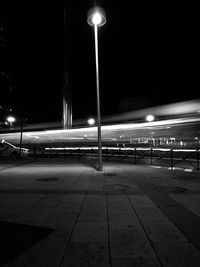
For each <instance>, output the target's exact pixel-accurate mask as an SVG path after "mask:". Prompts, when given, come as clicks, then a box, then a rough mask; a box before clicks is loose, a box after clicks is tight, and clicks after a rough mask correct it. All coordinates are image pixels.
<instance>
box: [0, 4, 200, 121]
mask: <svg viewBox="0 0 200 267" xmlns="http://www.w3.org/2000/svg"><path fill="white" fill-rule="evenodd" d="M96 2H97V3H98V4H99V5H100V6H102V7H103V8H104V9H105V10H106V15H107V23H106V24H105V25H104V26H102V27H101V28H100V29H99V68H100V95H101V114H102V116H106V115H111V114H117V113H121V112H125V111H130V110H134V109H139V108H145V107H149V106H155V105H161V104H166V103H173V102H178V101H184V100H192V99H197V98H200V90H199V88H200V52H199V50H200V49H199V47H200V41H199V29H200V20H199V16H198V14H195V10H196V7H195V6H192V7H191V8H190V7H188V6H187V7H184V6H178V7H175V6H167V5H166V4H162V5H159V6H153V5H151V6H144V4H143V5H141V6H139V5H135V4H134V5H131V3H132V2H133V1H123V2H122V1H119V2H118V1H114V0H109V1H105V0H104V1H96ZM120 2H121V3H120ZM93 5H94V1H73V0H70V1H67V2H66V7H67V9H66V14H67V27H66V31H67V32H66V39H67V43H66V44H65V45H64V23H63V13H64V12H63V2H62V1H55V0H54V1H38V0H36V1H32V2H30V1H22V0H19V1H6V6H1V8H0V14H1V17H2V18H4V24H5V28H6V31H5V37H6V47H7V48H6V49H4V48H1V52H0V53H1V54H0V55H1V58H2V59H3V60H2V61H1V63H0V72H2V71H5V72H6V73H8V74H9V76H10V77H11V83H12V88H13V91H12V97H10V96H9V93H8V92H9V85H8V84H9V82H8V81H7V80H6V79H5V77H4V78H3V77H0V86H1V93H2V95H1V99H0V101H1V102H0V105H2V104H3V105H4V106H7V107H9V106H11V107H14V111H15V112H16V113H17V114H18V116H22V117H26V118H27V119H28V121H29V123H35V122H51V121H60V120H61V118H62V86H63V80H62V79H63V66H64V49H66V50H65V51H67V52H66V61H67V69H68V77H69V79H70V84H71V90H72V108H73V119H74V120H75V119H79V118H82V119H84V118H85V119H86V120H87V118H88V117H90V116H93V117H95V115H96V84H95V57H94V34H93V29H92V27H91V26H89V25H88V24H87V11H88V9H89V8H90V7H92V6H93Z"/></svg>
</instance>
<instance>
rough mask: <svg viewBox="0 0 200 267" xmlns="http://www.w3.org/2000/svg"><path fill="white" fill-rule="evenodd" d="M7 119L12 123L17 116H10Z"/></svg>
mask: <svg viewBox="0 0 200 267" xmlns="http://www.w3.org/2000/svg"><path fill="white" fill-rule="evenodd" d="M7 121H8V122H10V123H12V122H15V118H14V117H13V116H9V117H8V118H7Z"/></svg>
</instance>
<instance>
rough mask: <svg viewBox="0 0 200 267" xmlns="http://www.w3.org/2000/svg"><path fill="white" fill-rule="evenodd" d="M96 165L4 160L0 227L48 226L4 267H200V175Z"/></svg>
mask: <svg viewBox="0 0 200 267" xmlns="http://www.w3.org/2000/svg"><path fill="white" fill-rule="evenodd" d="M94 163H95V162H94V160H90V159H87V160H84V161H81V160H77V161H75V160H70V159H55V160H53V159H51V160H36V161H25V162H23V161H21V162H19V163H10V164H5V163H4V162H1V161H0V220H1V221H2V223H16V224H19V225H25V226H24V227H25V228H26V227H36V228H37V227H39V228H40V227H41V228H42V229H50V233H49V234H48V235H46V236H45V235H44V236H43V237H42V238H40V239H38V240H37V242H34V244H32V245H30V246H29V247H27V248H26V249H24V250H23V251H21V252H19V253H18V254H16V255H15V258H10V259H9V262H7V265H5V266H9V267H10V266H15V267H18V266H19V267H23V266H28V267H30V266H31V267H34V266H36V267H38V266H39V267H40V266H42V267H44V266H48V267H49V266H50V267H51V266H52V267H53V266H72V267H76V266H77V267H78V266H87V267H88V266H92V267H94V266H95V267H96V266H97V267H98V266H103V267H105V266H110V267H113V266H116V267H118V266H120V267H127V266H145V267H146V266H147V267H148V266H149V267H151V266H155V267H157V266H164V267H165V266H167V267H168V266H170V267H171V266H178V267H179V266H180V267H184V266H187V267H188V266H192V267H196V266H200V230H199V229H200V214H199V210H200V178H199V173H193V172H191V173H184V172H183V171H182V172H181V171H180V170H177V171H175V170H173V171H172V170H168V169H166V168H165V169H164V168H163V169H162V168H160V169H156V168H151V167H150V166H142V165H133V164H129V163H125V162H106V163H104V169H103V171H102V172H98V171H97V170H96V169H95V168H94ZM177 188H183V189H184V190H182V191H181V192H179V191H177V190H176V191H173V190H174V189H177ZM25 228H24V229H25ZM13 229H14V228H13ZM21 229H23V227H22V228H21ZM4 231H5V230H4ZM6 231H7V230H6ZM24 231H25V230H24ZM5 234H9V233H7V232H5V233H4V232H3V228H1V229H0V235H2V237H3V236H5ZM21 235H22V236H23V230H22V232H21ZM19 240H21V237H20V236H19ZM24 240H25V239H24ZM15 246H16V247H15ZM15 246H13V250H14V251H15V250H16V251H17V245H15ZM8 255H9V254H8Z"/></svg>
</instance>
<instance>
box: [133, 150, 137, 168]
mask: <svg viewBox="0 0 200 267" xmlns="http://www.w3.org/2000/svg"><path fill="white" fill-rule="evenodd" d="M134 154H135V164H136V160H137V149H136V147H135V153H134Z"/></svg>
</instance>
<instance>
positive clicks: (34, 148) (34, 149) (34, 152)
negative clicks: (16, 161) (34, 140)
mask: <svg viewBox="0 0 200 267" xmlns="http://www.w3.org/2000/svg"><path fill="white" fill-rule="evenodd" d="M33 158H34V159H36V145H34V146H33Z"/></svg>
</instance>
